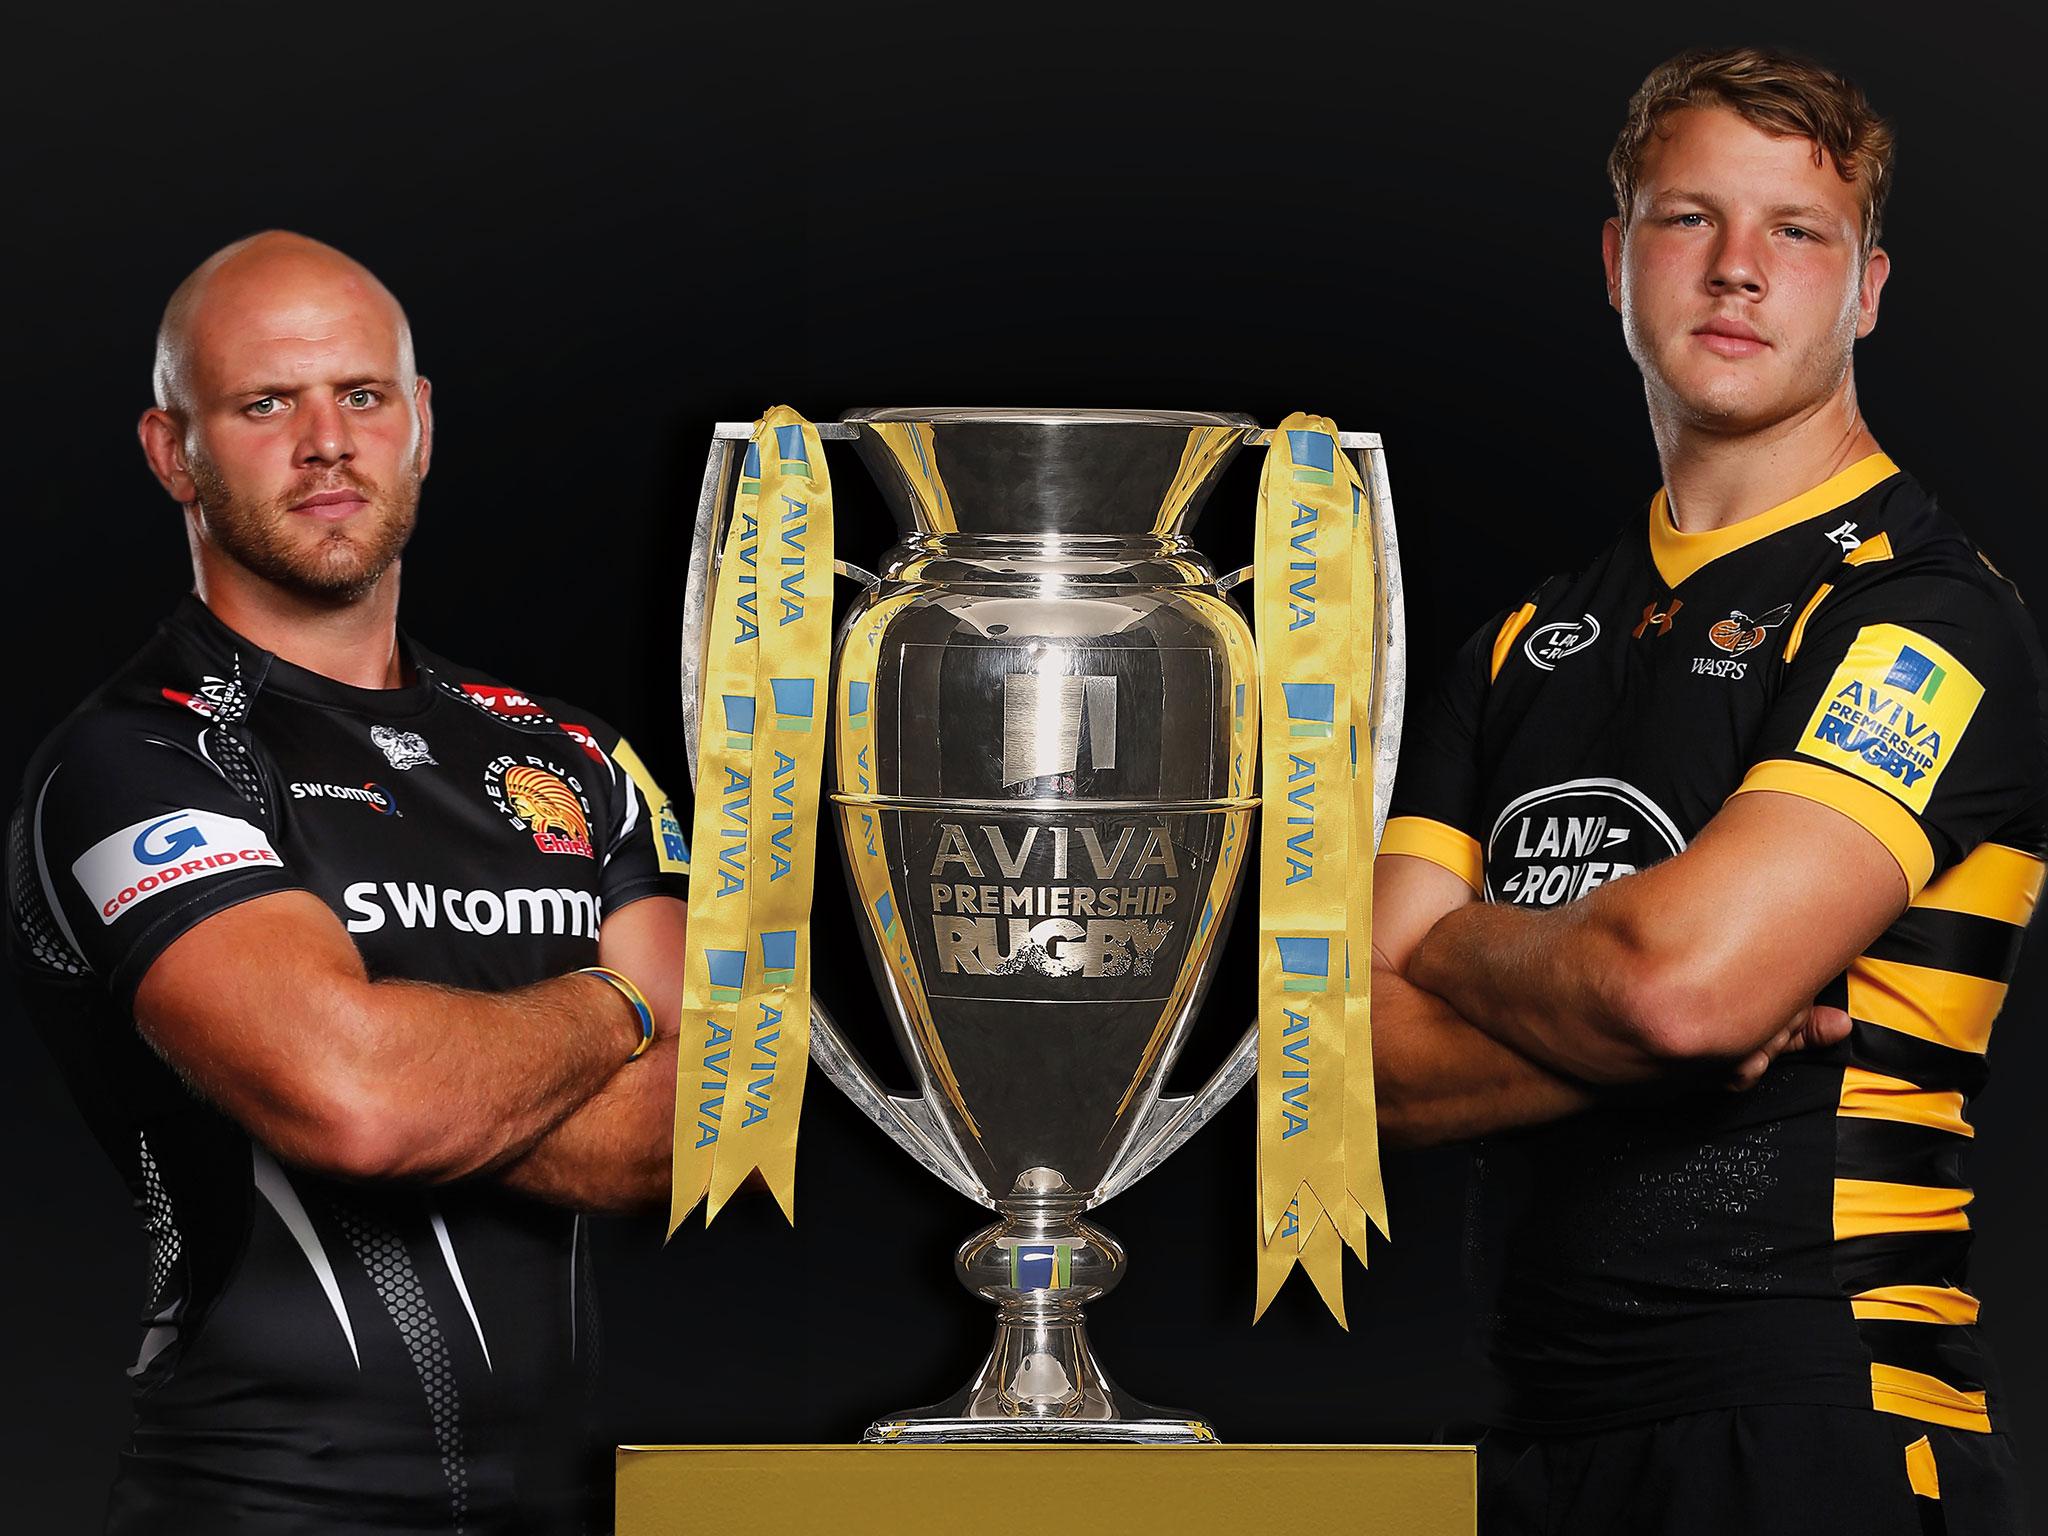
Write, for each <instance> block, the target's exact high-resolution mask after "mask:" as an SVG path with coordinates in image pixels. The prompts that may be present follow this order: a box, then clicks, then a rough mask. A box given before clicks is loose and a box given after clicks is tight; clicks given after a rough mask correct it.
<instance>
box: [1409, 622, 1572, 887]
mask: <svg viewBox="0 0 2048 1536" xmlns="http://www.w3.org/2000/svg"><path fill="white" fill-rule="evenodd" d="M1534 612H1535V609H1534V607H1533V605H1530V604H1524V605H1523V606H1522V607H1520V608H1518V609H1516V610H1515V611H1513V612H1512V613H1506V614H1502V615H1500V616H1498V617H1496V618H1494V619H1492V620H1490V621H1489V622H1488V623H1486V624H1484V625H1482V626H1481V627H1480V628H1479V629H1478V630H1477V631H1476V632H1474V634H1473V635H1472V637H1471V638H1470V639H1469V640H1467V641H1466V642H1465V643H1464V645H1462V646H1460V647H1459V649H1458V652H1457V655H1456V656H1455V657H1454V658H1453V659H1452V661H1451V664H1450V666H1449V668H1448V669H1447V670H1446V672H1445V674H1444V677H1443V678H1442V680H1441V681H1440V682H1439V683H1438V684H1437V687H1436V690H1435V692H1434V693H1433V694H1432V695H1431V697H1430V699H1429V702H1428V703H1427V704H1426V705H1425V706H1424V707H1423V709H1422V711H1421V713H1420V714H1419V715H1418V716H1417V717H1415V718H1414V719H1411V720H1410V721H1409V723H1408V727H1407V729H1406V731H1405V732H1404V733H1403V735H1402V738H1401V763H1400V768H1399V769H1398V771H1397V773H1396V775H1395V779H1394V796H1393V803H1392V805H1391V806H1390V807H1389V811H1388V815H1387V828H1386V833H1385V835H1384V836H1383V837H1382V838H1381V839H1380V852H1381V853H1383V854H1388V853H1405V854H1408V855H1411V856H1412V857H1415V858H1421V859H1428V860H1429V861H1430V862H1431V863H1432V864H1439V865H1442V866H1443V867H1444V868H1445V869H1448V870H1449V871H1450V872H1451V873H1452V874H1454V875H1456V876H1457V877H1458V878H1459V879H1461V880H1463V881H1464V882H1465V883H1466V884H1467V885H1469V886H1471V887H1472V889H1473V891H1474V892H1476V893H1479V894H1482V895H1483V894H1484V893H1485V889H1486V884H1485V866H1484V858H1483V855H1482V853H1481V849H1480V827H1479V820H1480V805H1479V720H1480V716H1481V714H1482V712H1483V711H1484V709H1485V706H1486V692H1487V689H1489V688H1490V687H1491V686H1492V685H1493V679H1494V675H1495V674H1496V673H1498V672H1499V671H1500V663H1501V659H1502V657H1504V656H1505V655H1506V653H1507V648H1508V647H1509V646H1511V645H1512V644H1514V638H1515V636H1516V635H1517V634H1519V633H1520V632H1521V630H1522V628H1523V626H1525V625H1526V624H1527V623H1528V622H1529V617H1530V615H1531V614H1533V613H1534Z"/></svg>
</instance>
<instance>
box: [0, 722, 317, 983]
mask: <svg viewBox="0 0 2048 1536" xmlns="http://www.w3.org/2000/svg"><path fill="white" fill-rule="evenodd" d="M20 827H21V837H20V842H21V844H22V846H21V848H20V849H19V850H18V856H19V858H20V863H21V867H20V871H19V877H18V878H17V879H15V880H11V881H10V882H9V905H10V906H11V907H12V908H13V909H14V910H13V911H12V913H11V914H10V926H11V927H12V928H13V929H14V930H15V931H16V932H17V933H18V934H19V933H30V934H38V933H39V934H41V935H42V936H43V938H44V941H45V943H44V946H41V948H47V949H48V950H49V951H50V955H49V956H45V958H51V957H54V956H58V955H64V954H65V952H66V951H68V956H67V957H66V958H67V959H68V960H69V961H72V962H75V964H76V966H77V968H78V969H80V970H82V971H83V972H85V973H88V974H90V975H91V976H93V977H95V978H97V979H98V980H99V981H101V982H102V983H103V984H104V985H105V986H106V987H107V988H108V989H109V991H110V992H111V993H112V994H113V995H114V997H115V998H116V999H117V1000H118V1001H119V1002H120V1003H121V1005H122V1006H123V1007H124V1008H125V1007H128V1006H129V1005H131V1004H132V1002H133V1000H134V996H135V989H136V988H137V987H138V986H139V985H140V984H141V982H142V978H143V975H144V974H145V973H146V972H147V971H148V969H149V967H150V965H151V964H152V963H153V962H154V961H155V960H156V958H157V956H159V955H161V954H162V953H163V952H164V950H165V949H166V948H168V947H169V945H170V944H171V943H172V941H173V940H175V939H177V938H178V937H180V936H181V935H182V934H184V933H186V932H187V931H189V930H190V929H191V928H192V927H193V926H194V925H196V924H198V923H201V922H203V921H205V920H206V919H207V918H209V917H212V916H213V915H214V914H215V913H218V912H224V911H226V910H227V909H228V908H229V907H233V906H238V905H240V904H241V903H242V902H245V901H248V900H250V899H252V898H254V897H257V896H267V895H269V894H271V893H273V892H276V891H288V890H297V889H301V888H302V885H301V881H300V879H299V877H298V874H297V872H296V871H294V870H293V869H292V868H291V867H290V866H289V865H288V863H287V862H286V860H285V859H284V858H283V857H282V856H281V855H280V854H279V852H278V850H277V848H276V847H275V845H274V844H273V842H272V838H271V833H272V830H273V828H272V823H271V821H270V817H269V814H268V810H267V807H266V804H265V800H264V790H263V784H262V777H261V774H260V773H259V772H257V771H256V770H255V768H254V766H253V763H252V761H251V752H250V748H249V747H248V745H247V744H246V743H245V742H244V741H242V740H241V739H240V738H239V737H237V736H233V735H231V734H229V733H228V731H227V729H226V728H225V727H222V726H219V725H214V726H207V727H204V728H200V727H198V726H197V724H196V722H195V725H194V729H193V730H192V732H191V734H189V735H187V734H186V733H185V732H184V731H173V730H169V729H158V728H157V727H156V726H155V725H154V724H151V723H144V722H140V721H135V722H128V721H123V720H121V719H119V718H111V719H110V718H93V717H91V716H87V717H84V718H82V719H81V720H80V721H77V722H74V724H73V725H72V727H71V728H70V729H69V730H68V731H67V733H66V735H65V737H64V738H63V739H61V740H60V741H59V742H58V743H57V744H56V746H55V749H54V750H53V751H51V752H47V753H46V754H44V755H43V756H42V757H41V758H40V759H39V761H38V763H37V766H36V769H35V770H34V771H32V773H31V776H30V778H29V781H28V782H27V784H26V785H25V786H24V798H23V802H22V806H21V820H20ZM60 939H61V941H62V945H61V947H59V946H58V945H57V944H56V942H55V941H57V940H60ZM39 952H40V949H39ZM59 968H68V967H64V966H60V967H59Z"/></svg>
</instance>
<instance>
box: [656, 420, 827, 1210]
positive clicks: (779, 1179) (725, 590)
mask: <svg viewBox="0 0 2048 1536" xmlns="http://www.w3.org/2000/svg"><path fill="white" fill-rule="evenodd" d="M831 664H832V488H831V481H830V478H829V476H828V474H827V472H826V468H825V453H824V445H823V444H822V443H821V442H820V441H819V439H818V434H817V432H816V430H815V429H814V428H813V427H812V426H811V425H810V424H809V423H808V422H806V421H805V420H804V419H803V418H802V417H801V416H799V415H798V414H797V413H796V412H795V411H793V410H791V409H789V408H788V407H787V406H777V407H776V408H775V409H774V410H771V411H769V412H768V413H767V415H765V416H763V417H762V418H761V420H760V421H759V422H758V423H756V424H755V427H754V435H753V439H752V440H751V442H749V444H748V446H747V453H746V459H745V462H744V464H743V466H742V470H741V475H740V484H739V489H738V492H737V494H736V499H735V501H734V506H733V518H732V523H731V526H730V527H729V529H728V530H727V535H726V544H725V559H724V564H723V566H722V568H721V570H720V574H719V581H718V589H717V595H716V598H715V600H714V602H713V604H712V618H711V635H710V638H709V642H708V652H707V656H706V660H705V666H704V678H705V685H704V704H703V710H702V712H701V714H700V717H699V721H698V741H697V810H696V819H695V830H696V835H697V838H698V840H699V841H700V844H701V846H702V847H704V848H706V849H707V850H709V852H708V853H707V854H706V855H705V856H704V857H701V858H698V859H696V860H695V861H694V862H693V864H692V867H691V874H690V935H689V946H688V955H687V957H686V961H685V965H684V971H683V1039H682V1049H681V1052H680V1053H679V1056H678V1060H677V1067H676V1073H677V1076H676V1117H675V1118H676V1138H675V1150H674V1164H673V1170H674V1192H673V1195H672V1197H671V1202H670V1212H669V1230H670V1231H674V1230H675V1228H676V1227H677V1226H679V1225H681V1223H682V1221H683V1218H684V1217H686V1216H687V1215H688V1214H689V1213H690V1211H691V1210H692V1209H693V1208H694V1207H695V1206H696V1204H697V1202H698V1201H699V1200H700V1199H701V1200H704V1202H705V1220H706V1221H707V1222H708V1221H709V1220H711V1219H712V1218H713V1217H714V1216H716V1215H717V1214H718V1212H719V1210H720V1208H721V1207H722V1206H723V1205H724V1203H725V1201H726V1200H727V1199H728V1198H730V1197H731V1195H732V1193H733V1191H734V1190H736V1189H738V1188H739V1186H740V1185H741V1184H742V1183H743V1182H744V1181H745V1180H746V1179H747V1177H748V1176H749V1175H750V1174H753V1173H755V1172H757V1171H758V1172H759V1173H760V1175H761V1177H762V1180H763V1182H764V1183H765V1184H766V1185H767V1187H768V1189H769V1192H770V1193H771V1194H773V1195H774V1197H775V1199H776V1202H777V1204H779V1205H780V1206H781V1207H782V1212H783V1215H784V1216H785V1217H787V1218H789V1219H790V1220H792V1221H794V1220H795V1210H796V1183H795V1179H796V1136H797V1122H798V1118H799V1115H800V1113H801V1109H802V1104H803V1089H804V1079H805V1076H806V1073H807V1068H808V1065H809V1060H810V1022H811V977H810V961H811V956H810V913H811V898H812V894H813V884H814V879H815V870H816V864H817V858H816V853H817V829H818V799H819V777H820V772H821V769H822V767H823V764H824V756H825V731H826V720H827V715H826V711H827V709H828V708H829V703H830V696H831Z"/></svg>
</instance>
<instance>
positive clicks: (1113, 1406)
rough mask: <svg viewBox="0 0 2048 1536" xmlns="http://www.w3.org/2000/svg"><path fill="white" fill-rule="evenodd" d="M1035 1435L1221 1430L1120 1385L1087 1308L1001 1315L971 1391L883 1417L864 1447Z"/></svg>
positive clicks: (1203, 1439) (1172, 1436)
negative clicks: (1082, 1312) (1103, 1362)
mask: <svg viewBox="0 0 2048 1536" xmlns="http://www.w3.org/2000/svg"><path fill="white" fill-rule="evenodd" d="M1032 1441H1066V1442H1075V1441H1082V1442H1088V1441H1092V1442H1096V1443H1101V1444H1120V1445H1133V1444H1135V1445H1215V1444H1216V1443H1217V1439H1216V1433H1215V1431H1214V1430H1212V1429H1210V1428H1209V1426H1208V1425H1207V1424H1206V1423H1204V1422H1203V1421H1202V1420H1200V1419H1198V1418H1195V1417H1194V1416H1193V1415H1191V1414H1185V1413H1175V1412H1174V1411H1173V1410H1171V1409H1168V1408H1156V1407H1154V1406H1153V1405H1152V1404H1150V1403H1145V1402H1140V1401H1139V1400H1138V1399H1136V1398H1134V1397H1131V1396H1130V1395H1128V1394H1127V1393H1125V1392H1123V1391H1120V1390H1119V1389H1118V1388H1117V1386H1116V1384H1115V1383H1114V1382H1112V1381H1111V1380H1110V1379H1109V1377H1108V1376H1106V1375H1104V1374H1103V1370H1102V1367H1101V1366H1100V1365H1098V1364H1097V1363H1096V1360H1095V1354H1094V1351H1093V1350H1091V1349H1090V1348H1089V1347H1088V1335H1087V1333H1086V1332H1085V1331H1084V1329H1083V1326H1082V1323H1081V1319H1080V1317H1079V1315H1078V1313H1077V1312H1075V1313H1068V1314H1066V1315H1054V1316H1033V1315H1024V1316H1003V1317H1001V1319H1000V1320H999V1321H998V1322H997V1324H996V1342H995V1348H993V1349H992V1350H990V1351H989V1357H988V1359H987V1360H986V1361H985V1362H983V1364H982V1367H981V1370H980V1371H979V1372H977V1373H976V1374H975V1378H974V1380H973V1381H971V1382H969V1383H968V1384H967V1386H966V1387H965V1388H964V1389H963V1390H961V1391H960V1392H958V1393H956V1394H954V1395H953V1396H952V1397H950V1398H948V1399H946V1401H944V1402H942V1403H934V1404H932V1405H931V1406H930V1407H929V1408H920V1409H916V1410H913V1411H912V1412H909V1413H902V1414H896V1415H892V1416H891V1417H889V1418H886V1419H879V1420H877V1421H876V1422H875V1423H873V1424H870V1425H869V1426H868V1431H867V1433H866V1434H864V1435H862V1436H861V1443H862V1444H863V1445H942V1444H943V1445H963V1444H975V1443H980V1444H988V1443H990V1442H1000V1443H1006V1444H1013V1445H1014V1444H1021V1443H1027V1442H1032Z"/></svg>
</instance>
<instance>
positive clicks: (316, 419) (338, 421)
mask: <svg viewBox="0 0 2048 1536" xmlns="http://www.w3.org/2000/svg"><path fill="white" fill-rule="evenodd" d="M355 452H356V444H355V436H354V434H353V433H352V432H351V431H350V430H349V419H348V412H347V411H345V410H343V409H342V408H341V403H340V402H339V401H337V400H335V399H333V398H332V397H331V396H329V395H326V394H324V393H320V392H315V393H313V394H311V395H309V396H308V397H307V400H306V404H305V406H304V407H303V408H302V409H301V411H300V413H299V442H298V458H299V462H300V463H301V464H342V463H346V462H347V461H348V460H350V459H352V458H354V457H355Z"/></svg>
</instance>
